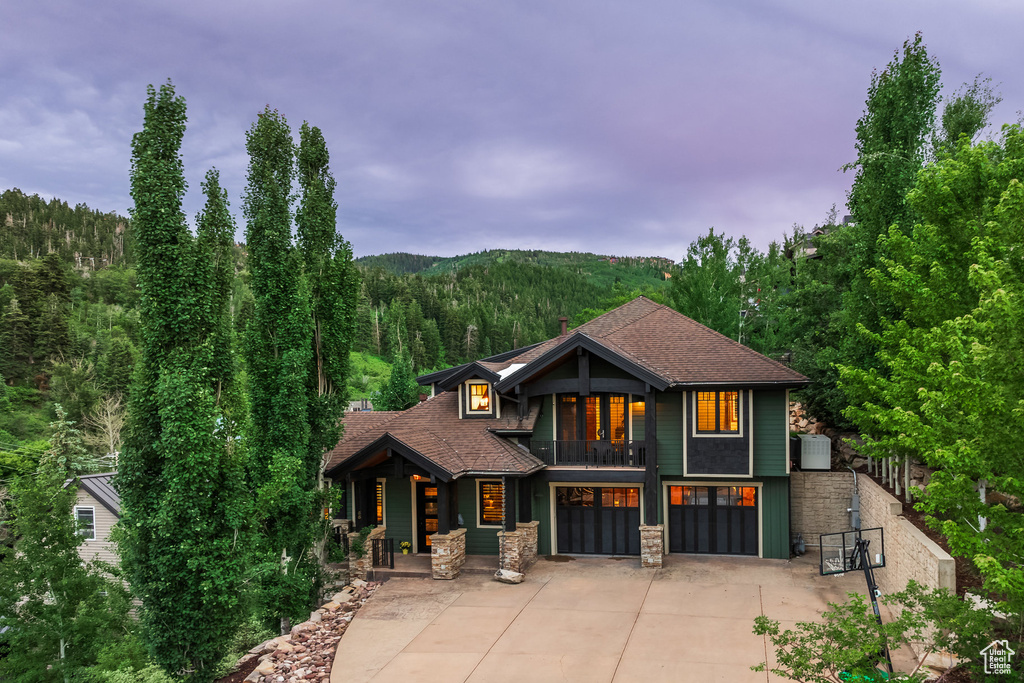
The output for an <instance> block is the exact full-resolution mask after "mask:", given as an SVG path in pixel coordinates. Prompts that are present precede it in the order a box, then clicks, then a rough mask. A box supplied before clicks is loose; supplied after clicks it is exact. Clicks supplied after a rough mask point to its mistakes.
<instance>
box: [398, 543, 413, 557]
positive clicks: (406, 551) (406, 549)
mask: <svg viewBox="0 0 1024 683" xmlns="http://www.w3.org/2000/svg"><path fill="white" fill-rule="evenodd" d="M398 545H400V546H402V554H403V555H408V554H409V549H410V548H412V543H410V542H409V541H402V542H401V543H399V544H398Z"/></svg>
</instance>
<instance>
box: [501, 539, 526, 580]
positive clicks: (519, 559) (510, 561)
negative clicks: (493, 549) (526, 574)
mask: <svg viewBox="0 0 1024 683" xmlns="http://www.w3.org/2000/svg"><path fill="white" fill-rule="evenodd" d="M498 553H499V555H500V557H501V568H502V569H507V570H508V571H510V572H517V573H519V574H521V573H522V572H523V566H524V565H523V535H522V532H520V531H499V532H498Z"/></svg>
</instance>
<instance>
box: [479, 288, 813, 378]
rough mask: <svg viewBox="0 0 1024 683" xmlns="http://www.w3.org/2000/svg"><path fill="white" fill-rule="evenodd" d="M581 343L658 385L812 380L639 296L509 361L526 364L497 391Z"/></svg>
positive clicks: (539, 370) (540, 370)
mask: <svg viewBox="0 0 1024 683" xmlns="http://www.w3.org/2000/svg"><path fill="white" fill-rule="evenodd" d="M578 346H583V347H585V348H589V349H590V350H592V351H596V352H597V353H598V355H601V356H604V357H606V358H616V359H617V361H618V364H619V365H620V366H622V367H623V368H624V369H626V370H628V371H630V372H632V373H633V374H634V375H635V376H637V377H638V378H640V379H644V380H645V381H647V382H648V383H649V384H651V385H653V386H655V387H656V388H659V389H664V388H668V387H701V386H714V385H729V386H764V385H768V386H785V387H800V386H804V385H806V384H808V383H809V382H810V380H808V379H807V378H806V377H804V376H803V375H801V374H800V373H799V372H796V371H795V370H791V369H790V368H787V367H786V366H784V365H782V364H781V363H778V362H776V361H774V360H772V359H770V358H768V357H767V356H763V355H761V354H760V353H757V352H756V351H754V350H752V349H749V348H747V347H746V346H743V345H742V344H739V343H738V342H736V341H734V340H732V339H729V338H728V337H726V336H725V335H722V334H719V333H718V332H715V331H714V330H712V329H711V328H709V327H705V326H704V325H701V324H700V323H698V322H697V321H695V320H693V319H691V318H687V317H686V316H685V315H682V314H681V313H678V312H676V311H675V310H673V309H671V308H669V307H668V306H663V305H661V304H657V303H655V302H653V301H651V300H650V299H648V298H646V297H642V296H641V297H637V298H636V299H633V300H632V301H630V302H629V303H626V304H624V305H622V306H619V307H618V308H616V309H614V310H611V311H608V312H607V313H605V314H604V315H601V316H598V317H597V318H594V319H593V320H591V321H589V322H586V323H584V324H583V325H580V326H579V327H577V328H576V329H575V330H572V331H571V332H569V333H568V334H566V335H564V336H560V337H555V338H554V339H549V340H548V341H546V342H544V343H542V344H539V345H537V346H536V347H534V348H532V349H530V350H528V351H526V352H525V353H522V354H520V355H519V356H517V357H515V358H511V359H509V360H508V361H507V362H506V366H511V365H513V364H522V367H520V368H518V369H517V370H515V371H514V372H512V373H511V374H507V375H506V376H505V377H504V378H503V379H502V380H501V381H500V382H499V383H498V385H497V388H498V390H499V391H506V390H508V389H510V388H512V387H514V386H515V385H516V384H520V383H522V382H525V381H528V380H529V379H530V378H532V377H535V376H537V375H539V374H541V373H543V372H546V371H547V368H548V367H549V366H550V365H551V364H553V363H554V362H555V361H557V360H559V359H561V358H563V357H564V356H565V355H566V354H567V353H569V352H570V351H572V350H573V349H575V348H576V347H578ZM638 369H642V370H643V372H642V373H641V372H639V370H638ZM659 385H660V386H659Z"/></svg>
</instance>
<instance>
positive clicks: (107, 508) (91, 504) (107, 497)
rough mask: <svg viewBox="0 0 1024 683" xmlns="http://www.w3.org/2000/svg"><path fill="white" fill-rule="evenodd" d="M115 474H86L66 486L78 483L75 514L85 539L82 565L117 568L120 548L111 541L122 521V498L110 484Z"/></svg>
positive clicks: (81, 552)
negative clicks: (96, 562) (103, 564)
mask: <svg viewBox="0 0 1024 683" xmlns="http://www.w3.org/2000/svg"><path fill="white" fill-rule="evenodd" d="M113 476H114V473H113V472H104V473H102V474H84V475H82V476H80V477H77V478H76V479H70V480H68V481H67V482H66V483H65V484H64V485H65V486H70V485H72V484H75V483H77V485H78V488H77V489H76V491H75V507H74V510H73V514H74V515H75V519H76V520H77V521H78V523H79V533H81V534H82V536H83V537H84V539H85V540H84V541H83V542H82V545H80V546H79V547H78V554H79V555H81V556H82V561H84V562H92V561H93V560H101V561H103V562H109V563H110V564H117V563H118V558H117V548H116V546H115V544H114V543H113V542H112V541H111V540H110V529H111V528H112V527H113V526H114V524H116V523H117V520H118V519H120V518H121V496H119V495H118V494H117V491H115V490H114V487H113V485H112V484H111V479H112V478H113Z"/></svg>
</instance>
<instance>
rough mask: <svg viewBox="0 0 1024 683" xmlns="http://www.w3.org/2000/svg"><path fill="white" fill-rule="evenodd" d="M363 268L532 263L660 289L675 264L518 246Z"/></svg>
mask: <svg viewBox="0 0 1024 683" xmlns="http://www.w3.org/2000/svg"><path fill="white" fill-rule="evenodd" d="M356 263H358V264H359V265H361V266H363V267H364V268H376V267H379V268H383V269H384V270H386V271H387V272H389V273H392V274H394V275H404V274H416V273H418V274H420V275H423V276H425V277H429V276H431V275H441V274H444V273H452V272H457V271H460V270H464V269H466V268H469V267H472V266H488V265H491V264H504V263H515V264H529V265H534V266H542V267H550V268H568V269H570V270H572V271H573V272H575V273H577V274H579V275H582V276H583V277H584V278H586V279H587V280H588V281H590V282H591V283H593V284H594V285H597V286H598V287H611V286H613V285H615V284H620V285H621V286H623V287H626V288H627V289H642V288H646V287H654V288H660V287H661V286H662V285H663V284H664V281H665V275H664V274H665V273H670V272H671V271H672V268H673V267H674V263H673V262H672V261H671V260H670V259H667V258H664V257H661V256H614V255H608V254H592V253H589V252H576V251H570V252H559V251H541V250H519V249H487V250H485V251H478V252H475V253H472V254H463V255H461V256H449V257H442V256H420V255H418V254H408V253H404V252H398V253H393V254H381V255H376V256H364V257H362V258H358V259H356Z"/></svg>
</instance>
